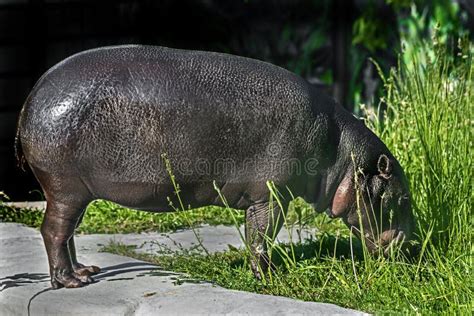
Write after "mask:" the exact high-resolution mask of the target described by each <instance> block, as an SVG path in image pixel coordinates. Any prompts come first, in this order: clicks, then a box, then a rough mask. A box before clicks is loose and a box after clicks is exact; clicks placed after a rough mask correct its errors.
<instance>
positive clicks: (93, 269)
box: [67, 210, 100, 276]
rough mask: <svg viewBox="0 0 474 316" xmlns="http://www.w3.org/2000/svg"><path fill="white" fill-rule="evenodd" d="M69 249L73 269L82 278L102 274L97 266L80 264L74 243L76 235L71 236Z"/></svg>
mask: <svg viewBox="0 0 474 316" xmlns="http://www.w3.org/2000/svg"><path fill="white" fill-rule="evenodd" d="M85 213H86V212H85V210H84V211H83V212H82V215H81V217H80V218H79V220H78V221H77V224H76V229H77V228H78V227H79V225H80V224H81V222H82V219H83V218H84V214H85ZM67 247H68V249H69V255H70V257H71V263H72V268H73V269H74V272H75V273H76V274H78V275H80V276H91V275H93V274H97V273H99V272H100V268H99V267H97V266H92V265H91V266H86V265H83V264H82V263H79V262H78V261H77V256H76V245H75V243H74V234H73V235H72V236H71V238H70V239H69V241H68V243H67Z"/></svg>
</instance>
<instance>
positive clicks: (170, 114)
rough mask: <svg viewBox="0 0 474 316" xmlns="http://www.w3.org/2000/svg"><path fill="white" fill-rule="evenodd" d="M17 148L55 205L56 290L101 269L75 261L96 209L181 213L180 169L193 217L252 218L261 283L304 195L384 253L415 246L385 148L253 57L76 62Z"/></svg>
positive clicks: (40, 91) (117, 53)
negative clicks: (270, 250) (199, 212)
mask: <svg viewBox="0 0 474 316" xmlns="http://www.w3.org/2000/svg"><path fill="white" fill-rule="evenodd" d="M16 150H17V158H18V159H20V160H21V161H23V160H26V161H27V163H28V165H29V166H30V168H31V170H32V172H33V173H34V175H35V176H36V178H37V179H38V181H39V183H40V185H41V187H42V189H43V191H44V194H45V197H46V200H47V208H46V213H45V216H44V220H43V224H42V226H41V234H42V236H43V239H44V243H45V246H46V251H47V254H48V259H49V267H50V274H51V282H52V286H53V287H54V288H59V287H63V286H64V287H68V288H69V287H81V286H83V285H85V284H87V283H90V282H92V278H91V275H92V274H94V273H97V272H98V271H99V268H98V267H96V266H85V265H83V264H81V263H79V262H78V261H77V258H76V252H75V246H74V236H73V234H74V230H75V228H76V227H77V226H78V225H79V224H80V222H81V219H82V217H83V216H84V212H85V209H86V207H87V205H88V204H89V203H90V202H91V201H93V200H95V199H105V200H110V201H113V202H116V203H118V204H120V205H123V206H127V207H131V208H134V209H141V210H147V211H154V212H166V211H172V210H173V209H174V208H173V207H172V206H170V200H171V201H175V205H176V198H177V197H176V193H175V190H176V188H175V185H174V184H173V181H171V178H170V169H172V174H173V176H174V181H175V184H178V185H179V190H180V197H181V200H182V201H183V203H184V206H185V207H188V206H189V207H192V208H195V207H201V206H206V205H223V200H222V199H221V197H220V194H222V196H223V197H225V200H226V201H227V203H228V205H229V206H230V207H233V208H237V209H246V215H245V216H246V224H245V227H246V229H245V231H246V232H245V235H246V238H247V241H248V242H249V244H250V249H251V251H252V253H253V255H254V259H253V260H252V264H251V266H252V270H253V271H254V273H255V275H256V277H261V276H262V271H265V270H266V269H267V268H268V264H269V262H268V256H267V254H266V249H267V242H268V238H266V236H274V235H275V234H276V233H277V232H278V230H279V229H280V227H281V222H282V218H283V216H281V214H282V212H281V211H282V209H283V210H284V209H285V208H286V206H287V204H288V202H289V201H290V200H291V197H292V196H301V197H304V199H306V201H308V202H310V203H313V204H314V205H315V209H316V210H317V211H319V212H324V211H326V210H328V213H329V214H330V216H331V217H340V218H342V219H343V220H344V222H345V223H346V224H347V225H348V226H349V227H350V228H351V229H352V230H353V231H354V232H355V234H356V235H358V236H359V237H360V238H363V239H364V240H365V241H366V244H367V246H368V248H369V249H370V251H372V252H378V253H383V252H384V251H385V252H386V251H387V250H388V249H389V248H390V247H391V246H393V245H399V246H400V247H403V245H405V244H406V243H407V241H410V240H411V239H412V236H413V230H414V217H413V214H412V210H411V202H410V194H409V189H408V183H407V180H406V177H405V175H404V173H403V170H402V168H401V167H400V164H399V163H398V161H397V160H396V159H395V158H394V157H393V155H392V154H391V153H390V151H389V150H388V149H387V147H386V146H385V145H384V144H383V143H382V141H380V139H379V138H377V136H376V135H375V134H374V133H372V132H371V131H370V130H369V129H368V128H367V127H366V126H365V125H364V123H363V122H361V121H360V120H359V119H357V118H355V117H354V116H353V115H352V114H351V113H349V112H347V111H346V110H345V109H344V108H342V107H341V106H340V105H338V104H337V103H336V102H335V101H334V100H333V99H331V98H330V97H327V96H325V95H324V94H323V93H321V92H320V91H318V90H317V89H316V88H314V87H313V86H311V85H310V84H309V83H308V82H306V81H305V80H303V79H302V78H301V77H299V76H297V75H295V74H293V73H291V72H289V71H287V70H285V69H282V68H280V67H277V66H274V65H271V64H269V63H266V62H262V61H258V60H254V59H249V58H244V57H238V56H233V55H229V54H222V53H214V52H203V51H189V50H178V49H171V48H165V47H155V46H140V45H126V46H114V47H102V48H97V49H92V50H87V51H84V52H81V53H78V54H76V55H73V56H71V57H69V58H67V59H65V60H63V61H61V62H60V63H58V64H57V65H55V66H54V67H52V68H51V69H50V70H48V71H47V72H46V73H45V74H44V75H43V76H42V77H41V78H40V79H39V80H38V82H37V83H36V85H35V86H34V88H33V90H32V91H31V93H30V94H29V96H28V98H27V100H26V102H25V104H24V106H23V109H22V111H21V114H20V118H19V122H18V130H17V137H16ZM164 156H165V157H164ZM167 166H168V167H167ZM268 181H270V183H273V184H274V187H275V188H276V190H278V192H279V193H278V194H279V197H280V199H281V202H280V203H273V202H274V201H273V202H272V201H271V200H272V198H271V197H270V193H269V182H268ZM216 188H217V189H216ZM359 197H360V198H359Z"/></svg>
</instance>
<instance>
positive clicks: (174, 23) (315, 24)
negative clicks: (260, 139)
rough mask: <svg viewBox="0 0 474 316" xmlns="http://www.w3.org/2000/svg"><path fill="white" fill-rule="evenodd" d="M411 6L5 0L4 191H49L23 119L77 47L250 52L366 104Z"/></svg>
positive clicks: (0, 93)
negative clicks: (50, 72) (32, 164)
mask: <svg viewBox="0 0 474 316" xmlns="http://www.w3.org/2000/svg"><path fill="white" fill-rule="evenodd" d="M440 1H441V0H439V1H438V2H440ZM399 2H406V1H399ZM459 2H460V3H461V4H462V5H463V6H464V7H465V8H467V9H469V8H471V9H472V6H469V3H468V2H469V1H459ZM369 10H370V11H369ZM404 12H406V10H405V11H404V10H400V11H397V10H396V9H395V7H394V6H390V5H388V4H387V2H386V1H383V0H378V1H369V0H366V1H363V0H333V1H330V0H323V1H309V0H305V1H303V0H279V1H278V0H266V1H263V0H260V1H259V0H255V1H252V0H248V1H242V0H228V1H225V0H221V1H219V0H195V1H190V0H187V1H185V0H183V1H172V0H161V1H160V0H156V1H151V0H148V1H147V0H143V1H139V0H116V1H106V0H102V1H100V0H96V1H91V0H0V191H4V192H5V193H6V194H7V195H8V196H9V197H10V198H11V199H12V200H22V199H29V200H35V199H42V196H41V193H40V191H38V190H37V189H39V186H38V184H37V183H36V181H35V180H34V177H33V176H32V174H31V172H28V170H27V172H22V171H21V170H20V169H18V168H17V167H16V163H15V158H14V150H13V148H14V147H13V142H14V137H15V129H16V121H17V117H18V114H19V111H20V109H21V107H22V104H23V102H24V100H25V99H26V97H27V95H28V93H29V91H30V90H31V88H32V87H33V85H34V84H35V82H36V80H38V78H39V77H40V76H41V74H42V73H44V72H45V71H46V70H47V69H48V68H50V67H51V66H53V65H54V64H56V63H57V62H59V61H60V60H62V59H64V58H66V57H67V56H70V55H72V54H74V53H76V52H79V51H82V50H85V49H89V48H93V47H98V46H106V45H117V44H129V43H136V44H150V45H161V46H169V47H175V48H184V49H200V50H210V51H219V52H226V53H232V54H237V55H242V56H247V57H251V58H256V59H261V60H266V61H269V62H272V63H274V64H277V65H280V66H282V67H285V68H287V69H289V70H291V71H294V72H296V73H298V74H300V75H302V76H303V77H304V78H306V79H307V80H308V81H309V82H310V83H312V84H314V85H318V86H320V87H321V88H323V89H324V90H326V91H327V92H328V93H330V94H332V95H333V96H334V97H335V98H336V99H337V100H338V101H339V102H340V103H342V104H343V105H344V106H345V107H346V108H348V109H350V110H356V111H357V102H365V103H368V104H371V103H373V102H375V101H374V100H376V99H377V89H378V87H379V86H380V85H379V79H378V78H377V74H376V71H375V70H374V67H373V65H372V64H371V63H370V62H368V59H367V57H369V56H373V57H376V58H377V60H378V61H379V62H381V65H382V67H383V68H384V69H388V68H389V67H390V66H391V65H393V64H394V63H395V62H396V58H397V55H396V54H397V49H398V36H399V34H398V29H397V27H394V26H395V25H396V24H397V19H399V17H400V15H403V14H406V13H404ZM368 14H370V16H369V18H368V19H369V20H370V19H372V20H375V21H376V23H375V25H376V28H375V31H372V33H373V34H372V33H371V32H370V31H363V32H362V33H363V34H365V33H368V34H369V35H370V36H371V37H370V38H369V39H367V38H365V39H364V38H362V40H361V41H359V42H357V40H355V38H356V37H355V35H354V32H355V29H354V22H355V21H357V20H359V21H360V19H361V17H365V16H366V15H368ZM470 14H471V15H469V18H468V19H466V20H465V21H464V22H463V23H465V24H466V25H467V27H472V18H471V17H472V11H471V13H470ZM377 21H378V22H377ZM356 31H357V30H356ZM356 35H357V34H356ZM365 36H366V37H368V36H367V34H365ZM378 37H381V38H383V41H384V43H382V44H383V45H382V44H380V41H378ZM377 45H378V46H377ZM387 48H388V49H387ZM356 101H357V102H356ZM354 105H355V106H356V107H354Z"/></svg>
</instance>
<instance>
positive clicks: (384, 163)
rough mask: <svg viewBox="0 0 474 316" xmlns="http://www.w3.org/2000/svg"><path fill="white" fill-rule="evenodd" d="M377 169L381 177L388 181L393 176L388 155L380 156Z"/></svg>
mask: <svg viewBox="0 0 474 316" xmlns="http://www.w3.org/2000/svg"><path fill="white" fill-rule="evenodd" d="M377 169H378V171H379V174H380V176H382V177H384V178H385V179H388V178H390V177H391V176H392V163H391V162H390V159H389V158H388V157H387V156H386V155H384V154H382V155H380V157H379V160H378V161H377Z"/></svg>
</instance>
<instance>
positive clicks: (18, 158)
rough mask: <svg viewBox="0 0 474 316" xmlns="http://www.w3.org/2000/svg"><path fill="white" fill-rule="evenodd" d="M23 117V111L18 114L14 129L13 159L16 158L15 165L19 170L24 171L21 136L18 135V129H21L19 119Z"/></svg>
mask: <svg viewBox="0 0 474 316" xmlns="http://www.w3.org/2000/svg"><path fill="white" fill-rule="evenodd" d="M22 117H23V110H21V112H20V116H19V117H18V124H17V127H16V135H15V157H16V163H17V166H18V167H19V168H21V170H23V171H25V168H24V165H25V155H24V154H23V147H22V146H21V139H20V137H21V135H20V129H21V119H22Z"/></svg>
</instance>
